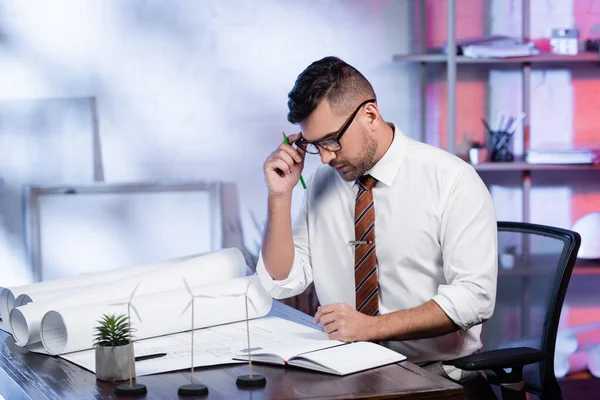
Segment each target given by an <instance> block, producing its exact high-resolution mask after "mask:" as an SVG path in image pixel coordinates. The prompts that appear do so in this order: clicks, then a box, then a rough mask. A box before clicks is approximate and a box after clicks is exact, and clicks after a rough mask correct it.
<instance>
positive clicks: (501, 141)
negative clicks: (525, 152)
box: [490, 131, 515, 162]
mask: <svg viewBox="0 0 600 400" xmlns="http://www.w3.org/2000/svg"><path fill="white" fill-rule="evenodd" d="M511 136H512V133H510V132H506V131H494V132H492V137H491V141H490V159H491V161H494V162H509V161H513V160H514V159H515V157H514V155H513V153H512V151H510V147H509V145H510V140H511Z"/></svg>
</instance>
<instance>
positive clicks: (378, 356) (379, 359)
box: [289, 342, 406, 375]
mask: <svg viewBox="0 0 600 400" xmlns="http://www.w3.org/2000/svg"><path fill="white" fill-rule="evenodd" d="M405 359H406V356H404V355H402V354H400V353H397V352H395V351H393V350H390V349H388V348H386V347H383V346H380V345H378V344H375V343H371V342H356V343H348V344H346V345H344V346H337V347H332V348H328V349H325V350H319V351H315V352H312V353H306V354H302V355H300V356H297V357H293V358H292V359H291V360H290V362H289V363H290V365H297V366H299V367H304V368H312V369H315V370H318V371H323V372H326V371H327V370H330V371H331V373H334V374H337V375H346V374H351V373H354V372H358V371H363V370H366V369H370V368H375V367H379V366H381V365H387V364H392V363H396V362H400V361H403V360H405ZM311 364H312V365H313V366H311ZM315 364H316V365H315Z"/></svg>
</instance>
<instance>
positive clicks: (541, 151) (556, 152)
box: [525, 147, 600, 164]
mask: <svg viewBox="0 0 600 400" xmlns="http://www.w3.org/2000/svg"><path fill="white" fill-rule="evenodd" d="M525 161H527V162H528V163H530V164H597V163H599V162H600V149H585V148H568V147H562V148H561V147H540V148H533V149H530V150H529V151H528V152H527V156H526V157H525Z"/></svg>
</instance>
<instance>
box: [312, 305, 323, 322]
mask: <svg viewBox="0 0 600 400" xmlns="http://www.w3.org/2000/svg"><path fill="white" fill-rule="evenodd" d="M319 322H321V307H319V308H317V313H316V314H315V318H314V319H313V323H315V324H318V323H319Z"/></svg>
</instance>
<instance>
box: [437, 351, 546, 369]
mask: <svg viewBox="0 0 600 400" xmlns="http://www.w3.org/2000/svg"><path fill="white" fill-rule="evenodd" d="M544 357H545V354H544V352H543V351H541V350H536V349H532V348H530V347H513V348H508V349H497V350H489V351H482V352H480V353H475V354H471V355H470V356H465V357H461V358H457V359H455V360H449V361H444V364H448V365H454V366H455V367H457V368H460V369H463V370H465V371H481V370H485V369H497V368H515V367H522V366H524V365H528V364H533V363H536V362H540V361H542V360H544Z"/></svg>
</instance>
